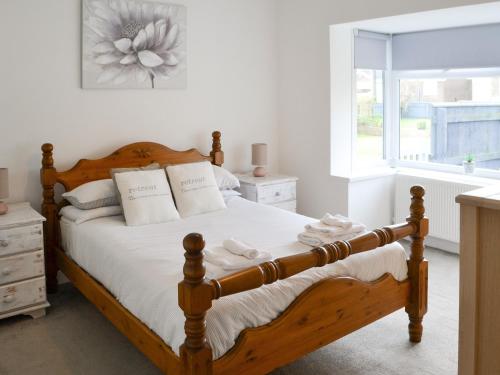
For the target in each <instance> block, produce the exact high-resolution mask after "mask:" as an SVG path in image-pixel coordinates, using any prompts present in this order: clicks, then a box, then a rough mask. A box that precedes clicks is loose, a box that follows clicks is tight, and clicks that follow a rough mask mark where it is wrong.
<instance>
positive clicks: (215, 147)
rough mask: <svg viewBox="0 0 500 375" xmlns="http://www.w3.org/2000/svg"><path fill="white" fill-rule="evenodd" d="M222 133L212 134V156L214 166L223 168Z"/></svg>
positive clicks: (215, 132)
mask: <svg viewBox="0 0 500 375" xmlns="http://www.w3.org/2000/svg"><path fill="white" fill-rule="evenodd" d="M221 135H222V134H221V132H220V131H214V132H213V133H212V151H211V152H210V156H211V157H212V164H215V165H218V166H219V167H220V166H222V164H223V163H224V152H223V151H222V145H221V143H220V137H221Z"/></svg>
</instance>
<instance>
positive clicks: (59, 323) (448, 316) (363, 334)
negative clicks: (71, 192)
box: [0, 249, 458, 375]
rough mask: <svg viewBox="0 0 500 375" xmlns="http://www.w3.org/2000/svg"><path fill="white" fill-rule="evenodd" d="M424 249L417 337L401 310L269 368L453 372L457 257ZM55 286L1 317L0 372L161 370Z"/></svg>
mask: <svg viewBox="0 0 500 375" xmlns="http://www.w3.org/2000/svg"><path fill="white" fill-rule="evenodd" d="M426 255H427V258H428V259H429V262H430V275H429V313H428V314H427V316H426V318H425V320H424V338H423V341H422V343H420V344H418V345H412V344H410V343H409V341H408V334H407V328H406V326H407V323H408V319H407V315H406V314H405V313H404V312H403V311H399V312H397V313H394V314H392V315H390V316H388V317H386V318H384V319H382V320H380V321H378V322H376V323H374V324H372V325H370V326H368V327H365V328H364V329H361V330H359V331H357V332H355V333H353V334H351V335H349V336H347V337H345V338H343V339H341V340H339V341H337V342H335V343H333V344H330V345H328V346H327V347H325V348H323V349H320V350H318V351H316V352H314V353H312V354H310V355H308V356H306V357H304V358H302V359H300V360H298V361H296V362H295V363H292V364H290V365H288V366H286V367H283V368H281V369H278V370H276V371H275V372H274V373H273V374H275V375H292V374H293V375H298V374H314V375H327V374H328V375H330V374H339V375H340V374H345V375H354V374H370V375H391V374H405V375H410V374H415V375H417V374H418V375H424V374H436V375H447V374H456V373H457V340H458V339H457V325H458V257H457V256H454V255H450V254H446V253H443V252H440V251H436V250H432V249H429V250H428V251H427V253H426ZM61 289H62V290H61V292H59V293H58V294H57V295H55V296H52V297H51V299H50V302H51V303H52V307H51V309H50V311H49V314H48V315H47V316H46V317H45V318H41V319H38V320H32V319H31V318H28V317H15V318H9V319H6V320H3V321H0V374H2V375H31V374H33V375H35V374H36V375H39V374H51V375H65V374H82V375H87V374H110V375H113V374H116V375H128V374H130V375H138V374H140V375H149V374H151V375H159V374H160V372H159V371H158V370H157V369H156V368H155V367H154V366H153V365H152V364H151V363H150V362H149V361H148V360H147V359H146V358H145V357H144V356H143V355H142V354H141V353H140V352H138V351H137V350H136V349H135V348H134V347H133V346H132V345H131V344H130V343H129V342H128V341H127V340H126V339H125V337H124V336H122V335H121V334H120V333H119V332H118V331H116V330H115V328H114V327H113V326H112V325H111V324H110V323H108V321H107V320H106V319H105V318H104V317H102V316H101V314H100V313H99V312H98V311H97V310H96V309H95V308H94V306H93V305H92V304H90V303H89V302H87V300H85V298H84V297H82V296H81V295H80V294H79V292H78V291H76V290H75V289H74V288H73V287H71V286H70V285H65V286H63V288H61Z"/></svg>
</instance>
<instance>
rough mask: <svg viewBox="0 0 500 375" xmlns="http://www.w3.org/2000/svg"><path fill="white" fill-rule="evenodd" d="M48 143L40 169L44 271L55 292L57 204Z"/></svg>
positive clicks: (50, 149)
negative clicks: (43, 218) (43, 220)
mask: <svg viewBox="0 0 500 375" xmlns="http://www.w3.org/2000/svg"><path fill="white" fill-rule="evenodd" d="M53 149H54V147H53V146H52V145H51V144H50V143H45V144H44V145H43V146H42V153H43V157H42V169H41V170H40V179H41V182H42V187H43V201H42V215H43V216H44V217H45V218H46V219H47V220H46V221H45V222H44V228H43V229H44V248H45V273H46V278H47V291H48V292H49V293H55V292H57V264H56V254H55V245H56V235H57V233H56V230H57V229H56V228H57V225H56V220H57V205H56V202H55V200H54V185H55V184H56V169H55V168H54V159H53V158H52V150H53Z"/></svg>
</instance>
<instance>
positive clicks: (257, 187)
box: [236, 173, 298, 212]
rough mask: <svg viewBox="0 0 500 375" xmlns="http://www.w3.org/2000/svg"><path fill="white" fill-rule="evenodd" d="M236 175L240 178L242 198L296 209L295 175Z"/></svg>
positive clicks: (285, 208) (286, 208)
mask: <svg viewBox="0 0 500 375" xmlns="http://www.w3.org/2000/svg"><path fill="white" fill-rule="evenodd" d="M236 177H238V179H239V180H240V184H241V187H240V189H239V191H240V193H241V194H242V196H243V198H246V199H248V200H251V201H254V202H258V203H263V204H269V205H271V206H274V207H278V208H282V209H284V210H288V211H292V212H295V211H296V210H297V198H296V197H297V193H296V190H297V189H296V187H297V180H298V178H297V177H291V176H281V175H272V174H269V175H267V176H266V177H254V176H253V175H252V174H251V173H247V174H236Z"/></svg>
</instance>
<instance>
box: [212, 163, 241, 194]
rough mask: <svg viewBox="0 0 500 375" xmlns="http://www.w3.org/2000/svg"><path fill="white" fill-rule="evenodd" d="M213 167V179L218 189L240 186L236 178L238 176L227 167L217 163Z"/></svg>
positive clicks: (230, 188)
mask: <svg viewBox="0 0 500 375" xmlns="http://www.w3.org/2000/svg"><path fill="white" fill-rule="evenodd" d="M213 168H214V174H215V181H217V186H218V187H219V190H232V189H235V188H239V187H240V180H238V178H237V177H236V176H235V175H234V174H232V173H231V172H229V171H228V170H227V169H224V168H222V167H219V166H217V165H214V166H213Z"/></svg>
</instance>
